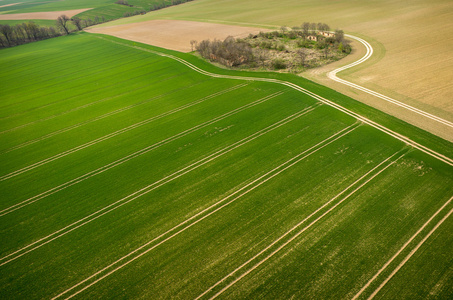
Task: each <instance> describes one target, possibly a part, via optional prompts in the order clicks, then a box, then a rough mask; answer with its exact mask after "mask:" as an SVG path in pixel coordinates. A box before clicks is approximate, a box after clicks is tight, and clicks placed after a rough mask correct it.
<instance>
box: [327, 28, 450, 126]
mask: <svg viewBox="0 0 453 300" xmlns="http://www.w3.org/2000/svg"><path fill="white" fill-rule="evenodd" d="M345 36H347V37H349V38H352V39H355V40H356V41H358V42H360V43H362V44H363V45H364V46H365V48H366V50H367V51H366V54H365V56H363V57H362V58H361V59H359V60H357V61H355V62H353V63H351V64H348V65H346V66H343V67H341V68H338V69H335V70H333V71H331V72H329V73H328V74H327V77H329V78H330V79H332V80H334V81H337V82H340V83H342V84H345V85H348V86H350V87H353V88H355V89H358V90H361V91H363V92H365V93H368V94H370V95H373V96H376V97H378V98H380V99H382V100H385V101H387V102H390V103H393V104H395V105H398V106H400V107H403V108H405V109H408V110H409V111H412V112H414V113H416V114H419V115H420V116H422V117H424V118H429V119H431V120H434V121H436V122H439V123H441V124H443V125H445V126H449V127H451V128H453V123H452V122H450V121H447V120H445V119H442V118H440V117H438V116H435V115H432V114H430V113H427V112H425V111H423V110H421V109H418V108H415V107H413V106H410V105H408V104H405V103H402V102H400V101H398V100H395V99H393V98H390V97H388V96H385V95H382V94H380V93H378V92H375V91H372V90H370V89H367V88H365V87H363V86H360V85H358V84H355V83H352V82H350V81H346V80H344V79H341V78H338V77H337V73H338V72H341V71H344V70H346V69H349V68H352V67H354V66H357V65H359V64H361V63H363V62H365V61H366V60H368V59H369V58H370V57H371V56H372V55H373V47H372V46H371V45H370V43H368V42H367V41H365V40H364V39H361V38H358V37H356V36H353V35H350V34H345Z"/></svg>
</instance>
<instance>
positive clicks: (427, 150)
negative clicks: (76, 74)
mask: <svg viewBox="0 0 453 300" xmlns="http://www.w3.org/2000/svg"><path fill="white" fill-rule="evenodd" d="M96 37H97V38H99V39H102V40H106V41H108V42H111V43H115V44H119V45H123V46H125V47H129V48H134V49H137V50H140V51H145V52H149V53H152V54H155V55H159V56H162V57H167V58H170V59H173V60H176V61H178V62H180V63H182V64H184V65H186V66H187V67H189V68H190V69H192V70H194V71H196V72H198V73H200V74H204V75H206V76H210V77H216V78H226V79H237V80H251V81H263V82H272V83H276V84H280V85H285V86H288V87H291V88H293V89H295V90H297V91H299V92H301V93H304V94H306V95H308V96H310V97H312V98H314V99H316V100H318V101H321V102H323V103H324V104H327V105H329V106H331V107H333V108H335V109H337V110H339V111H341V112H343V113H345V114H347V115H349V116H351V117H353V118H355V119H357V120H359V121H361V122H363V123H365V124H367V125H369V126H371V127H373V128H375V129H377V130H379V131H381V132H383V133H385V134H387V135H390V136H391V137H393V138H395V139H397V140H400V141H402V142H404V143H406V144H408V145H410V146H412V147H414V148H416V149H418V150H420V151H422V152H424V153H426V154H428V155H430V156H432V157H434V158H436V159H438V160H440V161H442V162H444V163H446V164H448V165H450V166H453V159H451V158H449V157H447V156H445V155H443V154H440V153H438V152H436V151H434V150H432V149H430V148H428V147H426V146H423V145H421V144H419V143H417V142H415V141H413V140H411V139H410V138H408V137H406V136H404V135H402V134H400V133H398V132H396V131H393V130H390V129H389V128H387V127H385V126H383V125H381V124H379V123H377V122H374V121H372V120H370V119H368V118H365V117H364V116H362V115H360V114H358V113H355V112H353V111H352V110H349V109H347V108H345V107H343V106H341V105H339V104H337V103H335V102H333V101H331V100H328V99H326V98H324V97H321V96H319V95H318V94H315V93H313V92H311V91H309V90H307V89H304V88H302V87H300V86H298V85H297V84H294V83H292V82H289V81H283V80H279V79H270V78H260V77H246V76H232V75H221V74H216V73H211V72H208V71H205V70H203V69H201V68H199V67H197V66H195V65H193V64H192V63H189V62H188V61H186V60H184V59H182V58H179V57H177V56H174V55H171V54H165V53H162V52H159V51H155V50H150V49H146V48H143V47H139V46H132V45H128V44H125V43H121V42H118V41H114V40H109V39H106V38H104V37H102V36H96Z"/></svg>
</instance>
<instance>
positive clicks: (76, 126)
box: [0, 85, 191, 180]
mask: <svg viewBox="0 0 453 300" xmlns="http://www.w3.org/2000/svg"><path fill="white" fill-rule="evenodd" d="M190 87H191V86H186V85H185V86H183V87H182V88H179V89H176V90H172V91H170V92H167V93H164V94H160V95H158V96H154V97H151V98H147V99H146V100H143V101H140V102H137V103H134V104H131V105H128V106H125V107H122V108H119V109H116V110H114V111H110V112H108V113H105V114H102V115H100V116H97V117H94V118H91V119H88V120H86V121H83V122H80V123H76V124H74V125H71V126H68V127H65V128H62V129H59V130H57V131H54V132H51V133H48V134H46V135H43V136H40V137H39V138H36V139H32V140H29V141H27V142H23V143H21V144H19V145H16V146H13V147H10V148H7V149H5V150H2V151H0V154H5V153H9V152H11V151H14V150H18V149H21V148H23V147H26V146H29V145H32V144H35V143H37V142H41V141H44V140H46V139H49V138H51V137H54V136H56V135H59V134H62V133H65V132H68V131H70V130H73V129H77V128H80V127H82V126H85V125H88V124H91V123H93V122H97V121H99V120H103V119H105V118H108V117H112V116H115V115H117V114H119V113H123V112H125V111H127V110H130V109H133V108H137V107H139V106H141V105H145V104H148V103H149V102H152V101H155V100H158V99H161V98H163V97H166V96H168V95H171V94H172V93H176V92H179V91H181V90H184V89H187V88H190ZM0 180H1V178H0Z"/></svg>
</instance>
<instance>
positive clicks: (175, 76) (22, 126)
mask: <svg viewBox="0 0 453 300" xmlns="http://www.w3.org/2000/svg"><path fill="white" fill-rule="evenodd" d="M179 76H180V75H173V76H170V77H167V78H163V79H161V80H160V81H159V83H160V82H163V81H167V80H170V79H174V78H177V77H179ZM137 77H142V76H137ZM137 77H132V78H129V79H128V80H127V81H132V80H133V79H136V78H137ZM112 86H114V85H109V86H106V87H104V88H103V89H108V88H110V87H112ZM148 86H149V83H147V84H146V85H141V86H137V87H135V88H134V90H133V91H131V90H129V91H126V92H123V93H121V94H118V95H114V96H110V97H106V98H103V99H99V100H96V101H93V102H89V103H87V104H84V105H81V106H77V107H74V108H71V109H69V110H66V111H63V112H59V113H56V114H54V115H51V116H47V117H44V118H41V119H37V120H34V121H31V122H28V123H25V124H22V125H18V126H16V127H12V128H10V129H6V130H4V131H0V134H4V133H8V132H11V131H15V130H19V129H22V128H25V127H28V126H31V125H34V124H38V123H41V122H44V121H48V120H52V119H54V118H57V117H60V116H64V115H66V114H68V113H71V112H74V111H78V110H81V109H84V108H87V107H90V106H92V105H96V104H99V103H102V102H105V101H110V100H113V99H115V98H118V97H122V96H125V95H128V94H130V93H132V92H136V91H139V90H143V89H145V88H147V87H148ZM96 91H99V90H96ZM77 96H78V95H76V96H71V97H69V98H67V99H65V101H67V100H71V99H73V98H75V97H77ZM47 106H49V105H45V106H40V107H39V108H36V109H33V110H39V109H41V107H43V108H44V107H47ZM27 112H29V111H24V112H21V113H17V114H14V115H11V117H8V119H10V118H13V117H17V116H20V115H24V114H26V113H27ZM0 119H2V118H0ZM4 119H6V118H4Z"/></svg>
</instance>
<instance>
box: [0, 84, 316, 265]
mask: <svg viewBox="0 0 453 300" xmlns="http://www.w3.org/2000/svg"><path fill="white" fill-rule="evenodd" d="M281 94H283V92H277V93H274V94H272V95H270V96H267V97H265V98H262V99H260V100H258V101H260V102H258V101H255V102H253V103H254V104H253V105H252V106H254V105H257V104H259V103H262V102H264V101H267V100H269V99H271V98H274V97H276V96H278V95H281ZM251 104H252V103H249V105H251ZM316 106H319V104H315V105H314V106H312V107H307V108H305V109H303V110H301V111H299V112H297V113H295V114H293V115H291V116H288V117H286V118H285V119H283V120H280V121H278V122H276V123H274V124H272V125H270V126H268V127H266V128H264V129H261V130H259V131H257V132H255V133H254V134H252V135H250V136H248V137H246V138H244V139H242V140H240V141H238V142H235V143H233V144H231V145H229V146H227V147H225V148H223V149H221V150H218V151H216V152H215V153H213V154H210V155H208V156H207V157H204V158H202V159H200V160H198V161H196V162H194V163H192V164H191V165H189V166H186V167H184V168H183V169H180V170H178V171H176V172H174V173H172V174H170V175H168V176H166V177H164V178H162V179H160V180H158V181H156V182H154V183H152V184H150V185H147V186H145V187H144V188H142V189H140V190H138V191H136V192H134V193H132V194H130V195H128V196H126V197H124V198H122V199H120V200H117V201H116V202H114V203H111V204H109V205H107V206H105V207H104V208H101V209H99V210H97V211H95V212H93V213H91V214H90V215H88V216H86V217H84V218H82V219H80V220H78V221H76V222H73V223H71V224H70V225H67V226H66V227H64V228H62V229H59V230H57V231H55V232H54V233H52V234H50V235H47V236H46V237H43V238H41V239H39V240H37V241H35V242H33V243H31V244H29V245H27V246H25V247H22V248H21V249H19V250H17V251H15V252H13V253H10V254H8V255H6V256H4V257H2V258H0V261H3V262H2V263H0V266H3V265H5V264H7V263H9V262H11V261H13V260H16V259H17V258H19V257H21V256H23V255H25V254H27V253H30V252H32V251H33V250H36V249H38V248H40V247H42V246H43V245H45V244H48V243H50V242H51V241H53V240H55V239H57V238H59V237H62V236H64V235H66V234H68V233H69V232H71V231H73V230H75V229H77V228H79V227H82V226H84V225H86V224H88V223H90V222H92V221H94V220H96V219H98V218H100V217H101V216H103V215H105V214H107V213H110V212H111V211H113V210H115V209H117V208H119V207H121V206H123V205H125V204H127V203H129V202H131V201H134V200H136V199H137V198H139V197H141V196H143V195H146V194H147V193H149V192H151V191H153V190H155V189H157V188H159V187H161V186H163V185H165V184H166V183H169V182H171V181H173V180H175V179H177V178H179V177H181V176H183V175H185V174H187V173H189V172H191V171H193V170H195V169H197V168H199V167H201V166H203V165H205V164H207V163H209V162H211V161H213V160H214V159H217V158H218V157H221V156H223V155H225V154H227V153H229V152H231V151H233V150H234V149H236V148H239V147H240V146H243V145H245V144H247V143H249V142H250V141H253V140H255V139H256V138H258V137H260V136H262V135H264V134H266V133H268V132H270V131H272V130H274V129H276V128H279V127H281V126H283V125H285V124H287V123H289V122H291V121H292V120H295V119H297V118H299V117H301V116H303V115H305V114H306V113H308V112H311V111H312V110H314V109H315V107H316ZM236 110H237V109H236ZM225 118H226V117H225ZM32 247H33V248H32ZM29 248H31V249H29ZM27 249H28V250H27Z"/></svg>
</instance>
